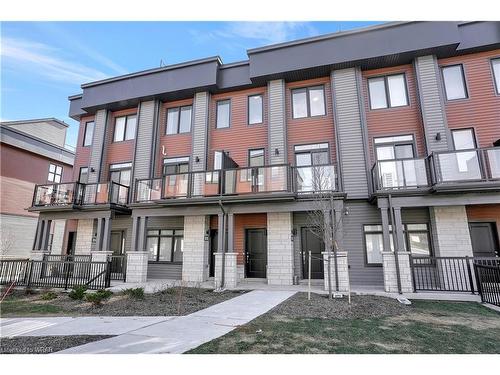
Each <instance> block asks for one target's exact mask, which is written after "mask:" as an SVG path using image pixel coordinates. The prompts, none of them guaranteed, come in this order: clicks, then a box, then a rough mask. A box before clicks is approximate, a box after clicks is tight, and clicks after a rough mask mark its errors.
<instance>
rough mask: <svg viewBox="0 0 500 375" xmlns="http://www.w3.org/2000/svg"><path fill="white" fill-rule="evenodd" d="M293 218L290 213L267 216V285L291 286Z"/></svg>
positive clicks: (274, 213) (271, 213) (269, 214)
mask: <svg viewBox="0 0 500 375" xmlns="http://www.w3.org/2000/svg"><path fill="white" fill-rule="evenodd" d="M292 225H293V218H292V213H291V212H269V213H268V214H267V283H268V284H269V285H292V284H293V242H292Z"/></svg>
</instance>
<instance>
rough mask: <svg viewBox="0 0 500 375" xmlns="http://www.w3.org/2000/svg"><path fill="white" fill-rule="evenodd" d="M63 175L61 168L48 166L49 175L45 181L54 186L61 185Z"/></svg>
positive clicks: (55, 165)
mask: <svg viewBox="0 0 500 375" xmlns="http://www.w3.org/2000/svg"><path fill="white" fill-rule="evenodd" d="M62 174H63V167H62V166H60V165H57V164H52V163H50V164H49V174H48V176H47V180H48V181H49V182H54V183H56V184H59V183H61V181H62Z"/></svg>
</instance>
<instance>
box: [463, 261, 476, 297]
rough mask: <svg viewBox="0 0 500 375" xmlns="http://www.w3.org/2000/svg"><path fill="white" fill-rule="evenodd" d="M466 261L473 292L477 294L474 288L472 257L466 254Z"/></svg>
mask: <svg viewBox="0 0 500 375" xmlns="http://www.w3.org/2000/svg"><path fill="white" fill-rule="evenodd" d="M465 262H466V263H467V274H468V276H469V284H470V289H471V292H472V294H476V292H475V290H474V281H473V278H472V270H471V268H470V258H469V256H465Z"/></svg>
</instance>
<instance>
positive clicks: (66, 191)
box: [32, 181, 129, 209]
mask: <svg viewBox="0 0 500 375" xmlns="http://www.w3.org/2000/svg"><path fill="white" fill-rule="evenodd" d="M128 191H129V188H128V186H124V185H120V184H118V183H116V182H113V181H110V182H106V183H96V184H80V183H78V182H70V183H62V184H49V185H36V186H35V193H34V195H33V203H32V206H33V208H35V209H38V208H43V207H47V208H72V207H85V206H95V205H105V204H110V205H115V206H126V205H127V203H128Z"/></svg>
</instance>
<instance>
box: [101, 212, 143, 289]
mask: <svg viewBox="0 0 500 375" xmlns="http://www.w3.org/2000/svg"><path fill="white" fill-rule="evenodd" d="M147 219H148V218H147V216H137V217H133V218H132V237H131V238H132V248H131V251H129V252H128V253H127V280H126V282H127V283H142V282H145V281H146V280H147V275H148V257H149V252H148V251H146V248H145V246H146V244H145V238H146V228H147ZM109 227H111V225H110V224H109ZM108 246H109V245H108Z"/></svg>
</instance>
